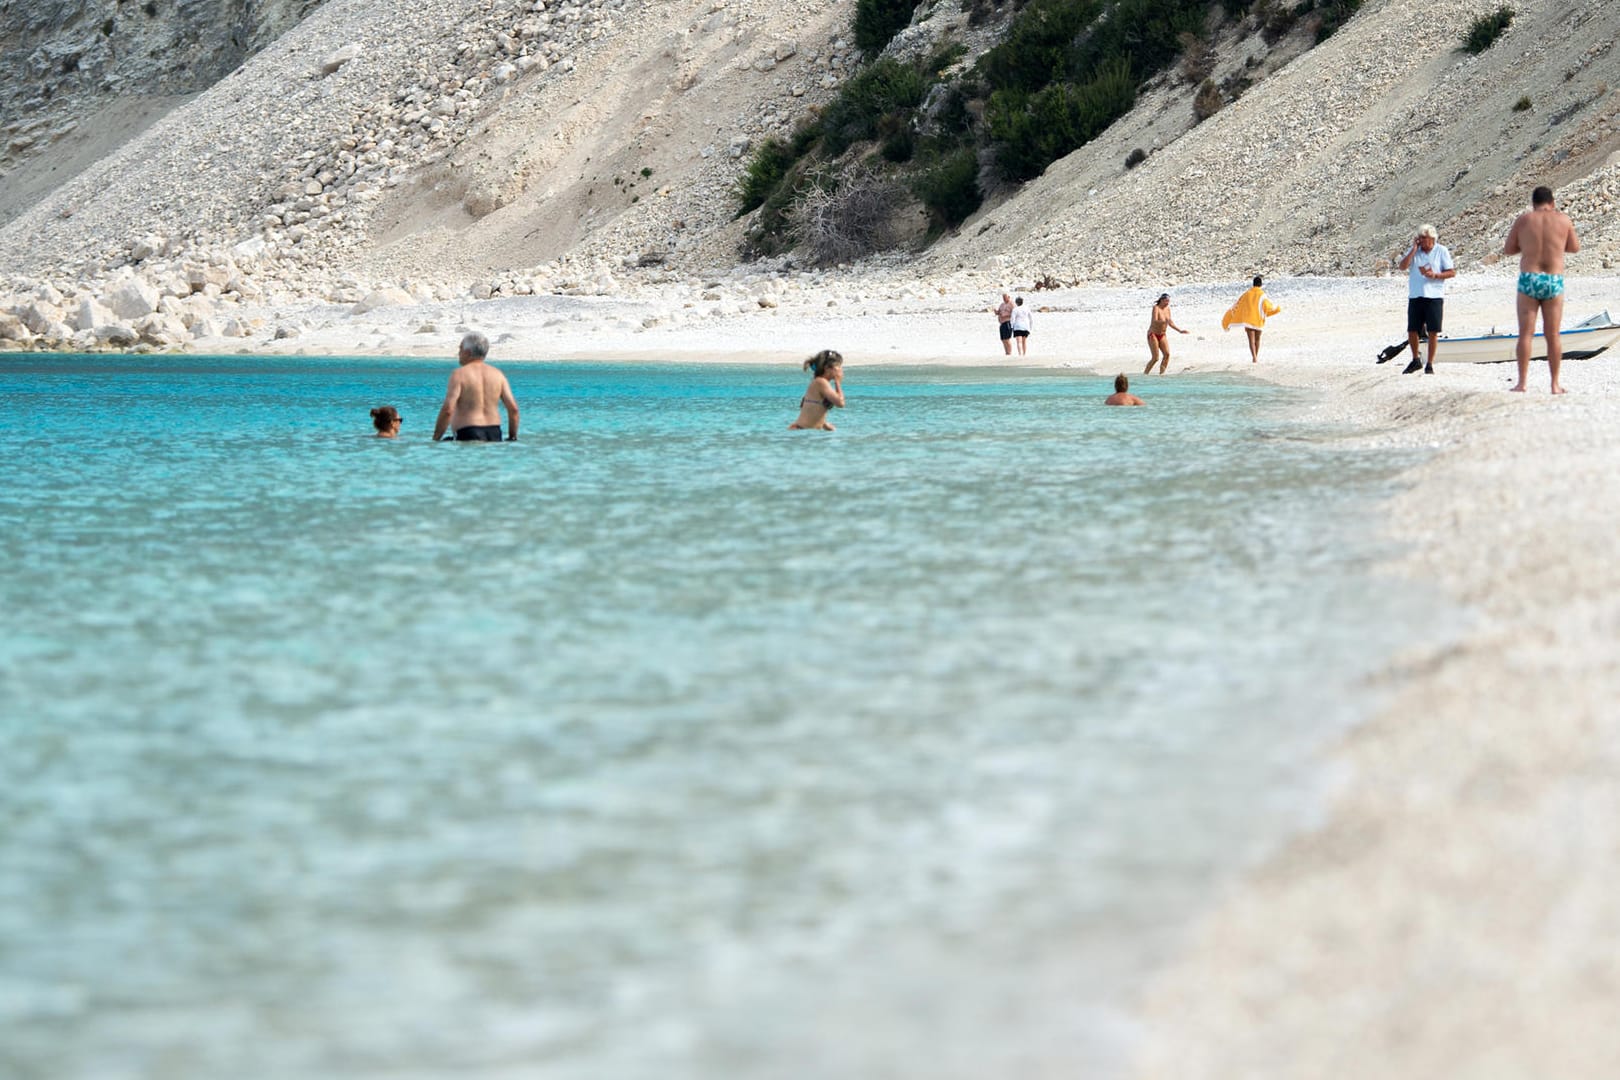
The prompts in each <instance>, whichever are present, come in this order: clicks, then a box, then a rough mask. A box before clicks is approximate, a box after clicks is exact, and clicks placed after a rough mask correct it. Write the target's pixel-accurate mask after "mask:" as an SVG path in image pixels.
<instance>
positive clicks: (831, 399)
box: [788, 349, 844, 431]
mask: <svg viewBox="0 0 1620 1080" xmlns="http://www.w3.org/2000/svg"><path fill="white" fill-rule="evenodd" d="M804 367H805V370H806V371H808V372H810V373H811V379H810V389H808V390H806V391H805V392H804V397H803V398H802V399H800V401H799V418H798V419H797V420H795V421H793V423H791V424H789V425H788V430H789V431H832V430H834V428H833V426H832V425H831V424H829V423H827V414H828V413H829V412H831V411H832V410H833V409H842V408H843V407H844V358H843V357H842V356H840V355H838V354H837V353H836V352H834V351H833V350H831V349H822V350H821V351H820V352H818V353H816V355H814V356H812V357H811V358H810V359H808V360H806V361H805V362H804Z"/></svg>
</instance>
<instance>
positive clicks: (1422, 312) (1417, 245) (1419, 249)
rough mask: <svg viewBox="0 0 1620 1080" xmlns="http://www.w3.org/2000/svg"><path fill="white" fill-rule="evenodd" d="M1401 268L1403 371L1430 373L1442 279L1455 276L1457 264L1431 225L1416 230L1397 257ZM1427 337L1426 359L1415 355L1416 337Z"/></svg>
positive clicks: (1443, 293)
mask: <svg viewBox="0 0 1620 1080" xmlns="http://www.w3.org/2000/svg"><path fill="white" fill-rule="evenodd" d="M1401 269H1402V270H1405V271H1407V287H1406V296H1407V300H1406V342H1407V344H1408V345H1410V346H1412V362H1411V363H1410V364H1407V365H1406V371H1405V372H1404V374H1408V375H1410V374H1411V373H1412V372H1414V371H1416V370H1417V369H1418V368H1420V367H1421V368H1422V369H1423V374H1425V375H1433V374H1434V350H1435V349H1436V348H1437V347H1438V346H1439V344H1440V321H1441V312H1442V309H1443V308H1444V306H1445V302H1446V301H1445V296H1446V281H1447V279H1449V278H1454V277H1456V276H1457V264H1456V263H1454V262H1453V261H1452V259H1451V252H1449V251H1447V250H1446V245H1444V244H1442V243H1440V234H1439V233H1438V232H1437V231H1435V227H1434V226H1433V225H1425V226H1423V227H1422V228H1421V229H1419V230H1418V234H1417V237H1416V239H1414V240H1413V241H1412V246H1411V247H1410V248H1408V249H1407V250H1406V254H1405V255H1403V256H1402V257H1401ZM1425 335H1426V336H1427V337H1428V339H1429V362H1428V363H1427V364H1425V363H1424V362H1423V361H1422V360H1421V359H1420V358H1419V356H1418V338H1419V337H1421V336H1425Z"/></svg>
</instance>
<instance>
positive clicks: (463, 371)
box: [433, 333, 518, 442]
mask: <svg viewBox="0 0 1620 1080" xmlns="http://www.w3.org/2000/svg"><path fill="white" fill-rule="evenodd" d="M488 355H489V338H487V337H485V336H484V335H483V334H478V333H472V334H468V335H467V336H466V337H464V338H462V339H461V349H460V351H459V352H458V353H457V355H456V363H457V364H459V365H460V366H459V367H457V368H456V370H454V371H452V372H451V373H450V387H449V389H448V390H446V391H445V395H444V405H443V406H442V407H441V408H440V409H439V419H438V420H437V421H436V422H435V423H434V425H433V441H434V442H438V441H439V440H440V439H441V438H443V437H444V432H445V429H446V428H451V429H453V430H454V431H455V433H456V441H457V442H500V441H501V410H500V406H502V405H504V406H506V428H507V435H506V437H507V439H508V440H510V441H511V442H516V441H517V437H518V404H517V399H516V398H514V397H513V396H512V388H511V386H509V385H508V384H507V382H506V376H505V375H503V374H501V371H500V369H499V368H497V367H495V366H494V365H493V364H488V363H485V361H484V358H485V357H487V356H488Z"/></svg>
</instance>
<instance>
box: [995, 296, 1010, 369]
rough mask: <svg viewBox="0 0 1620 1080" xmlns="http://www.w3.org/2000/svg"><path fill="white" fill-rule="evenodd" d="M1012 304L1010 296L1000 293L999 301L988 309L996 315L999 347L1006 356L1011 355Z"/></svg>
mask: <svg viewBox="0 0 1620 1080" xmlns="http://www.w3.org/2000/svg"><path fill="white" fill-rule="evenodd" d="M1013 306H1014V305H1013V302H1012V297H1011V296H1008V295H1007V294H1006V293H1002V294H1001V303H999V304H997V305H996V306H995V307H993V308H991V309H990V311H991V313H992V314H994V315H995V317H996V322H998V323H1000V324H1001V349H1002V351H1003V352H1005V353H1006V354H1007V355H1008V356H1011V355H1012V317H1013Z"/></svg>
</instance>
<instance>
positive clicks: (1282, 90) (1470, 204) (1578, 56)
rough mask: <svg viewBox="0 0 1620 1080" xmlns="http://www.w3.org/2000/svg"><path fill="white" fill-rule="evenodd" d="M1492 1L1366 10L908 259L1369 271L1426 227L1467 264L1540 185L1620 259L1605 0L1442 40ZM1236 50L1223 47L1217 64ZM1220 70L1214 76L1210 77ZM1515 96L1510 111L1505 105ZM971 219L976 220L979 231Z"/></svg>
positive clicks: (1080, 268)
mask: <svg viewBox="0 0 1620 1080" xmlns="http://www.w3.org/2000/svg"><path fill="white" fill-rule="evenodd" d="M1497 6H1499V5H1498V4H1497V3H1495V2H1494V0H1433V2H1430V3H1426V4H1423V5H1421V7H1414V6H1412V5H1408V4H1402V3H1396V2H1388V3H1379V2H1371V3H1368V4H1367V5H1366V6H1365V7H1364V8H1363V9H1362V11H1361V13H1360V14H1358V15H1357V16H1356V17H1355V18H1353V19H1351V20H1350V22H1349V23H1348V24H1347V25H1346V26H1345V27H1344V28H1343V29H1342V30H1340V31H1339V33H1338V34H1336V35H1334V36H1333V37H1331V38H1329V39H1328V40H1327V41H1326V42H1325V43H1323V44H1322V45H1320V46H1318V47H1317V48H1315V49H1312V50H1310V51H1309V52H1306V53H1304V54H1302V55H1300V56H1299V57H1298V58H1297V59H1296V60H1294V61H1293V62H1291V63H1290V64H1288V65H1287V66H1286V67H1285V68H1284V69H1283V70H1281V71H1279V72H1277V73H1275V74H1273V75H1271V76H1269V77H1268V78H1266V79H1265V80H1264V81H1263V82H1262V83H1260V85H1258V86H1256V87H1255V88H1253V89H1252V90H1250V91H1249V92H1248V93H1247V94H1245V95H1244V96H1243V97H1242V98H1241V99H1239V100H1238V101H1237V102H1236V103H1234V104H1233V105H1231V106H1229V107H1228V108H1225V109H1223V110H1222V111H1221V112H1219V113H1217V114H1216V115H1215V116H1214V117H1212V118H1211V119H1210V120H1208V121H1206V122H1205V123H1203V124H1201V125H1199V126H1198V127H1197V128H1195V129H1193V130H1192V131H1190V132H1189V133H1188V134H1186V135H1185V136H1184V137H1182V138H1180V139H1177V140H1175V141H1174V142H1173V143H1170V144H1169V145H1167V146H1165V148H1164V149H1163V150H1162V151H1161V152H1159V153H1155V154H1153V155H1151V156H1150V157H1149V158H1148V160H1147V161H1146V162H1144V163H1143V164H1142V165H1140V166H1139V167H1137V168H1135V169H1133V170H1126V169H1125V167H1124V164H1123V163H1124V158H1125V156H1126V154H1127V153H1128V152H1129V150H1130V149H1131V146H1132V144H1131V142H1130V130H1131V124H1132V121H1135V120H1139V118H1140V117H1141V116H1142V115H1144V114H1150V113H1152V112H1153V111H1154V110H1155V109H1167V108H1179V107H1180V106H1179V105H1177V104H1176V102H1175V101H1174V100H1172V99H1170V98H1168V97H1167V95H1165V94H1164V93H1162V92H1160V93H1158V94H1155V95H1149V97H1148V98H1147V100H1145V101H1144V102H1143V103H1142V104H1141V105H1140V106H1139V107H1138V109H1137V114H1138V115H1137V117H1133V118H1132V119H1131V120H1127V121H1126V122H1124V123H1122V124H1121V125H1118V127H1117V130H1114V131H1110V132H1108V133H1107V134H1106V135H1105V136H1104V137H1103V138H1102V139H1100V140H1098V141H1097V142H1096V143H1094V144H1093V145H1092V146H1091V147H1088V148H1087V149H1086V150H1082V151H1081V152H1080V153H1077V154H1074V155H1071V157H1069V158H1068V159H1065V160H1064V161H1061V162H1058V163H1056V164H1055V165H1053V166H1052V167H1051V168H1050V169H1048V170H1047V174H1046V175H1045V176H1044V177H1042V178H1041V180H1040V181H1038V182H1037V183H1034V184H1031V185H1029V186H1028V187H1027V188H1026V189H1025V190H1024V191H1023V192H1021V193H1019V194H1018V196H1016V197H1015V198H1013V199H1012V200H1010V201H1009V202H1007V203H1006V204H1005V205H1003V206H1001V207H999V208H997V209H996V210H994V211H991V212H989V213H987V214H985V215H984V220H983V221H982V222H980V223H979V224H978V225H977V226H974V225H971V224H970V226H969V227H967V228H965V229H964V230H963V231H962V235H961V236H960V237H957V238H955V239H954V240H953V241H949V242H947V243H945V244H942V245H940V246H939V247H938V248H937V249H936V250H935V251H933V252H931V253H930V254H929V256H928V257H927V258H926V259H925V265H926V266H928V267H930V268H951V267H955V266H958V265H966V266H971V265H974V264H975V263H978V262H981V261H982V260H983V259H984V256H985V255H986V254H999V255H1000V256H1002V257H1003V261H1004V264H1005V265H1006V266H1007V268H1008V270H1009V272H1011V273H1013V274H1014V275H1016V276H1020V277H1028V276H1031V275H1034V274H1040V273H1050V274H1052V275H1054V276H1056V277H1058V278H1061V279H1069V280H1082V281H1083V280H1099V279H1101V280H1149V279H1153V278H1155V277H1156V276H1157V277H1159V278H1161V279H1172V280H1173V279H1182V280H1186V279H1195V280H1208V279H1210V278H1212V277H1237V278H1241V277H1246V276H1249V275H1251V274H1254V273H1267V274H1282V273H1287V274H1366V273H1375V272H1379V271H1382V270H1386V269H1388V268H1389V266H1390V262H1391V259H1392V257H1395V256H1398V254H1399V253H1400V251H1401V250H1403V247H1404V245H1405V244H1406V243H1409V242H1410V238H1411V236H1412V234H1413V233H1415V232H1416V230H1417V227H1418V225H1420V224H1422V223H1423V222H1433V223H1434V224H1436V225H1437V226H1438V228H1439V230H1440V233H1441V238H1442V241H1443V242H1444V243H1446V244H1448V245H1449V246H1450V247H1451V249H1452V251H1453V253H1454V254H1456V255H1457V256H1458V257H1459V259H1460V260H1462V262H1463V263H1464V265H1465V267H1466V266H1469V265H1472V266H1475V267H1477V266H1479V265H1480V264H1481V263H1489V262H1491V261H1494V258H1495V253H1496V252H1498V251H1500V249H1501V245H1502V237H1503V235H1504V234H1505V233H1506V230H1507V225H1508V224H1509V222H1510V221H1511V218H1512V216H1513V215H1515V214H1517V213H1518V212H1519V211H1520V210H1522V209H1525V208H1526V207H1527V206H1528V203H1529V193H1530V190H1531V188H1532V187H1534V186H1535V185H1537V184H1541V183H1546V184H1551V185H1552V186H1553V187H1554V188H1555V189H1556V190H1557V191H1558V193H1559V198H1560V203H1561V204H1562V206H1563V208H1564V209H1566V210H1567V211H1569V212H1570V213H1571V214H1572V215H1573V216H1574V217H1575V219H1576V221H1577V224H1578V226H1579V228H1580V230H1581V232H1582V233H1583V235H1584V237H1585V241H1586V245H1587V249H1588V250H1587V254H1586V255H1585V256H1583V257H1582V258H1580V259H1578V260H1577V261H1576V263H1575V269H1576V270H1579V269H1580V268H1581V267H1587V268H1590V269H1597V268H1600V267H1607V266H1609V265H1610V264H1611V263H1612V262H1613V261H1614V259H1615V258H1616V257H1620V246H1617V245H1620V202H1617V195H1620V170H1617V169H1616V161H1617V160H1620V157H1617V155H1616V151H1617V150H1620V92H1617V91H1616V89H1615V88H1614V87H1612V86H1611V85H1610V84H1611V81H1613V80H1614V79H1615V74H1616V71H1617V69H1616V66H1615V57H1614V54H1613V50H1612V46H1613V42H1614V40H1615V37H1616V35H1617V33H1620V4H1615V3H1612V2H1609V0H1574V2H1564V3H1533V4H1519V5H1517V8H1518V11H1519V14H1518V16H1517V17H1516V18H1515V19H1514V22H1513V24H1512V26H1511V27H1510V28H1509V30H1508V31H1507V33H1506V34H1504V35H1503V36H1502V37H1501V38H1500V39H1499V40H1498V41H1497V42H1496V44H1495V45H1493V46H1492V47H1491V48H1490V49H1489V50H1487V51H1486V52H1485V53H1483V54H1482V55H1480V56H1477V57H1475V56H1469V55H1467V54H1466V53H1463V52H1461V51H1460V50H1459V48H1458V46H1459V44H1460V42H1461V40H1462V37H1463V34H1464V33H1465V31H1466V29H1467V27H1468V25H1469V23H1470V22H1471V21H1472V19H1474V18H1475V17H1476V16H1478V15H1480V14H1483V13H1485V12H1487V11H1491V10H1494V9H1495V8H1496V7H1497ZM1241 48H1242V46H1241V44H1240V45H1239V46H1238V48H1237V49H1232V48H1230V47H1229V48H1228V49H1227V51H1226V64H1225V70H1227V71H1230V70H1231V65H1232V64H1233V63H1234V62H1237V61H1240V56H1241ZM1218 74H1219V72H1218ZM1521 99H1524V100H1525V101H1527V102H1528V107H1525V108H1519V109H1516V108H1515V106H1518V105H1519V104H1520V102H1521ZM986 226H988V228H987V227H986Z"/></svg>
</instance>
